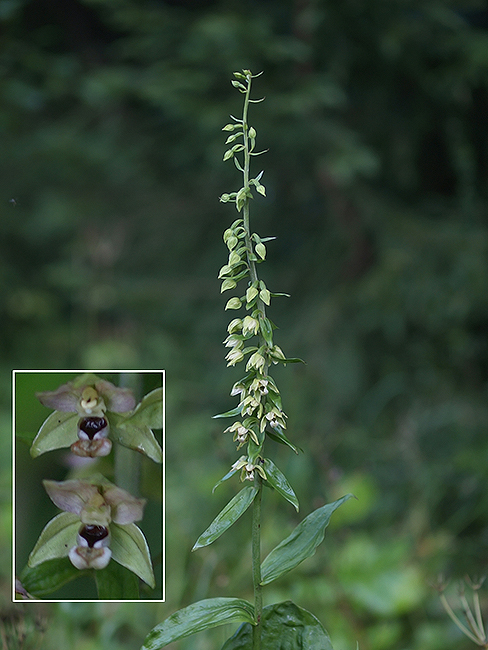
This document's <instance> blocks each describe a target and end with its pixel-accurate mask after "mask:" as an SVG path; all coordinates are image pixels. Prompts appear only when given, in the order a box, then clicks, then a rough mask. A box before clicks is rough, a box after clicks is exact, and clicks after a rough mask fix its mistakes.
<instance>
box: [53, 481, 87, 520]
mask: <svg viewBox="0 0 488 650" xmlns="http://www.w3.org/2000/svg"><path fill="white" fill-rule="evenodd" d="M42 483H43V485H44V488H45V490H46V492H47V493H48V495H49V498H50V499H51V501H52V502H53V503H54V504H56V505H57V506H58V508H60V509H61V510H65V511H66V512H73V513H74V514H76V515H79V514H81V511H82V510H83V509H84V507H85V506H86V504H87V503H88V502H89V501H90V500H91V499H93V497H94V496H96V495H97V494H98V493H99V492H98V488H97V486H96V485H91V484H90V483H86V482H85V481H80V480H79V479H75V480H71V481H48V480H44V481H43V482H42Z"/></svg>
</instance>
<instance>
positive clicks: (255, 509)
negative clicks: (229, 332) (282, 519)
mask: <svg viewBox="0 0 488 650" xmlns="http://www.w3.org/2000/svg"><path fill="white" fill-rule="evenodd" d="M251 79H252V77H251V75H250V74H249V75H247V89H246V96H245V100H244V109H243V112H242V127H243V133H244V166H243V177H244V178H243V180H244V187H245V188H248V187H249V174H250V168H251V152H250V150H249V136H248V130H249V125H248V123H247V113H248V109H249V98H250V94H251ZM243 221H244V230H245V243H246V250H247V262H248V266H249V274H250V278H251V282H257V281H258V274H257V270H256V264H255V262H254V260H253V259H252V258H251V254H252V243H251V229H250V224H249V198H248V199H247V200H246V202H245V203H244V206H243ZM259 305H260V309H261V310H262V311H263V314H264V309H265V307H264V303H263V302H262V300H259ZM259 338H260V342H261V344H262V343H264V340H263V337H262V335H261V334H260V337H259ZM254 487H255V488H256V490H257V494H256V496H255V498H254V501H253V506H252V579H253V588H254V616H255V620H256V624H255V625H254V626H253V628H252V650H261V632H262V622H261V618H262V612H263V593H262V592H263V587H262V585H261V496H262V491H263V487H262V479H261V476H260V475H259V473H258V472H256V473H255V475H254Z"/></svg>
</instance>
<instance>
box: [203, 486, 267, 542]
mask: <svg viewBox="0 0 488 650" xmlns="http://www.w3.org/2000/svg"><path fill="white" fill-rule="evenodd" d="M256 494H257V490H256V488H254V487H245V488H242V490H241V491H240V492H238V493H237V494H236V495H235V497H234V498H233V499H231V500H230V501H229V503H228V504H227V505H226V506H225V508H223V509H222V510H221V511H220V512H219V514H218V515H217V516H216V517H215V519H214V520H213V521H212V523H211V524H210V526H209V527H208V528H207V530H205V531H204V532H203V533H202V534H201V535H200V537H199V538H198V539H197V541H196V542H195V545H194V546H193V548H192V551H195V550H196V549H197V548H202V547H203V546H208V545H209V544H211V543H212V542H215V540H216V539H218V538H219V537H220V536H221V535H222V534H223V533H225V531H226V530H227V529H228V528H230V527H231V526H232V524H233V523H235V522H236V521H237V520H238V519H239V517H240V516H241V515H242V514H244V512H246V510H247V509H248V508H249V506H250V505H251V503H252V502H253V500H254V497H255V496H256Z"/></svg>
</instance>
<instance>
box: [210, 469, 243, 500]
mask: <svg viewBox="0 0 488 650" xmlns="http://www.w3.org/2000/svg"><path fill="white" fill-rule="evenodd" d="M238 471H239V470H238V469H230V470H229V471H228V472H227V474H226V475H225V476H223V477H222V478H221V479H220V480H219V481H217V483H216V484H215V485H214V486H213V488H212V494H213V493H214V492H215V490H216V489H217V488H218V487H219V485H220V484H221V483H223V482H224V481H227V480H228V479H230V478H232V476H234V474H235V473H236V472H238Z"/></svg>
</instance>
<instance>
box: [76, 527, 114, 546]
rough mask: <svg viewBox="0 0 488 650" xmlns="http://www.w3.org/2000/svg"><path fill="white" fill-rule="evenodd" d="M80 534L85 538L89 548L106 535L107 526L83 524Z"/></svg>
mask: <svg viewBox="0 0 488 650" xmlns="http://www.w3.org/2000/svg"><path fill="white" fill-rule="evenodd" d="M80 536H81V537H83V538H84V539H86V541H87V542H88V546H89V547H90V548H93V546H94V544H96V542H99V541H100V540H101V539H104V538H105V537H107V536H108V528H107V527H106V526H97V525H95V524H85V525H84V526H83V528H82V529H81V530H80Z"/></svg>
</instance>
